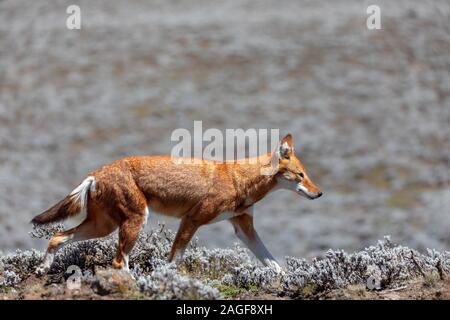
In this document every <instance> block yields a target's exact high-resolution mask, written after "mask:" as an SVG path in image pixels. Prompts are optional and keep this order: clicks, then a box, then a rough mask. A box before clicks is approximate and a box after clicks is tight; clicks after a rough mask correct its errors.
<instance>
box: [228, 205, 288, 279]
mask: <svg viewBox="0 0 450 320" xmlns="http://www.w3.org/2000/svg"><path fill="white" fill-rule="evenodd" d="M230 222H231V223H232V224H233V227H234V231H235V233H236V236H237V237H238V238H239V239H240V240H241V241H242V242H243V243H244V244H245V245H246V246H247V247H248V248H249V249H250V250H251V251H252V252H253V254H254V255H255V256H256V257H257V258H258V259H259V260H260V261H261V262H262V263H263V264H264V265H265V266H268V267H271V268H272V269H274V270H275V271H277V272H282V269H281V267H280V265H279V264H278V262H277V261H276V260H275V258H274V257H273V256H272V255H271V254H270V252H269V251H268V250H267V248H266V246H265V245H264V244H263V243H262V241H261V239H260V238H259V236H258V233H257V232H256V230H255V228H254V227H253V216H252V215H250V214H246V213H245V214H242V215H240V216H237V217H234V218H231V219H230Z"/></svg>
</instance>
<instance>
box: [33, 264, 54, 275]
mask: <svg viewBox="0 0 450 320" xmlns="http://www.w3.org/2000/svg"><path fill="white" fill-rule="evenodd" d="M48 270H50V267H49V266H47V265H45V264H41V265H40V266H39V267H37V268H36V270H35V271H34V273H35V274H36V275H37V276H39V277H41V276H43V275H45V274H47V272H48Z"/></svg>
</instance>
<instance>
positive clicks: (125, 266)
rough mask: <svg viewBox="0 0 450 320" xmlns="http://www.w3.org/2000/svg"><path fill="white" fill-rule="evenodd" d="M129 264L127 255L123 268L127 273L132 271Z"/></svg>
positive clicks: (124, 257) (124, 258)
mask: <svg viewBox="0 0 450 320" xmlns="http://www.w3.org/2000/svg"><path fill="white" fill-rule="evenodd" d="M128 262H129V257H128V255H127V254H126V255H124V256H123V267H122V269H123V270H125V271H130V266H129V264H128Z"/></svg>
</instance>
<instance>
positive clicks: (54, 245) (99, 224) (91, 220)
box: [36, 211, 117, 275]
mask: <svg viewBox="0 0 450 320" xmlns="http://www.w3.org/2000/svg"><path fill="white" fill-rule="evenodd" d="M92 213H93V211H90V212H89V214H88V216H87V218H86V219H85V220H84V221H83V222H82V223H81V224H80V225H79V226H77V227H75V228H72V229H69V230H67V231H63V232H58V233H56V234H55V235H53V237H52V238H51V239H50V241H49V243H48V247H47V251H46V253H45V256H44V261H43V262H42V264H41V265H40V266H39V267H38V268H37V269H36V273H37V274H40V275H42V274H45V273H47V271H48V270H49V269H50V266H51V265H52V263H53V259H54V256H55V253H56V251H58V250H59V249H61V248H62V247H63V246H64V245H66V244H68V243H71V242H74V241H82V240H89V239H95V238H101V237H105V236H107V235H109V234H110V233H111V232H113V231H114V230H115V229H116V228H117V224H116V223H115V222H114V221H113V220H112V219H110V218H109V217H108V216H107V215H103V214H102V213H100V212H98V213H97V214H92Z"/></svg>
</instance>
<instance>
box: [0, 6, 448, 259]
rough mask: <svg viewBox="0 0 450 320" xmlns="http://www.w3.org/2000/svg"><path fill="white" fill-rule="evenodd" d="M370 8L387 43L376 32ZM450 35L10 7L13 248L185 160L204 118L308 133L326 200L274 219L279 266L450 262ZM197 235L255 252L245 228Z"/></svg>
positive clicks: (402, 25)
mask: <svg viewBox="0 0 450 320" xmlns="http://www.w3.org/2000/svg"><path fill="white" fill-rule="evenodd" d="M70 4H77V5H79V6H80V7H81V14H82V29H81V30H79V31H77V30H68V29H67V28H66V25H65V23H66V18H67V16H68V15H67V14H66V8H67V6H68V5H70ZM370 4H377V5H379V6H380V7H381V23H382V30H368V29H367V28H366V19H367V17H368V15H367V14H366V9H367V6H368V5H370ZM449 22H450V4H449V2H448V1H447V0H442V1H439V0H437V1H421V0H415V1H379V0H376V1H370V2H368V1H357V0H354V1H353V0H345V1H344V0H342V1H325V0H316V1H298V0H278V1H248V0H244V1H242V0H232V1H210V0H208V1H207V0H202V1H193V0H189V1H173V0H170V1H168V0H160V1H125V0H122V1H111V0H108V1H92V0H91V1H76V0H71V1H21V0H2V1H0V150H1V151H0V204H1V205H0V250H2V251H12V250H15V249H16V248H21V249H24V248H30V247H36V248H43V247H44V246H45V241H41V240H35V239H32V238H30V237H29V236H28V234H27V233H28V231H30V229H31V226H30V224H29V223H28V221H29V220H30V219H31V218H32V217H33V216H34V215H36V214H38V213H40V212H41V211H43V210H45V209H47V208H48V207H49V206H50V205H53V204H54V203H55V202H56V201H58V200H59V199H61V198H62V197H64V196H65V195H67V194H68V193H69V192H70V191H71V190H72V189H73V188H74V187H75V186H76V185H77V184H78V183H79V182H80V181H81V180H82V179H83V178H84V177H85V175H86V174H87V173H88V172H89V171H90V170H93V169H95V168H97V167H99V166H101V165H102V164H104V163H106V162H109V161H111V160H114V159H117V158H120V157H123V156H127V155H137V154H163V153H169V152H170V150H171V148H172V147H173V146H174V143H172V142H171V141H170V135H171V132H172V131H173V130H174V129H176V128H188V129H192V127H193V121H194V120H202V121H203V127H204V128H212V127H214V128H219V129H225V128H245V129H246V128H280V130H281V131H282V132H283V133H286V132H292V134H293V136H294V141H295V147H296V150H297V152H298V153H299V156H300V158H301V159H302V161H303V162H304V164H305V166H306V168H307V170H308V172H309V174H310V176H311V177H312V179H313V180H314V181H315V182H316V183H317V184H318V185H319V186H320V187H321V188H322V191H324V194H325V195H324V197H322V198H321V199H320V200H317V201H308V200H306V199H304V198H301V197H299V196H297V195H295V194H294V193H290V192H287V191H284V192H283V191H278V192H276V193H273V194H270V195H269V196H268V197H267V198H266V199H265V200H263V201H262V202H260V203H259V204H258V205H257V206H256V209H255V215H256V226H257V229H258V230H259V232H260V235H261V237H262V238H263V240H264V242H265V243H266V244H267V246H268V247H269V249H270V250H271V251H272V252H273V253H274V254H275V255H276V256H278V257H283V256H286V255H291V256H303V257H312V256H321V255H323V254H324V253H325V252H326V250H327V249H328V248H343V249H346V250H349V251H352V250H358V249H361V248H364V247H365V246H368V245H369V244H373V243H374V242H375V241H376V240H377V239H380V238H382V237H383V236H384V235H387V234H390V235H391V236H392V239H393V241H394V242H401V243H402V244H405V245H408V246H410V247H413V248H416V249H419V250H425V249H426V248H436V249H439V250H448V249H449V248H450V215H449V206H450V170H449V169H450V139H449V138H450V72H449V71H450V23H449ZM158 221H165V222H166V223H167V225H169V227H171V228H173V229H174V228H176V226H177V221H174V220H170V219H168V218H165V217H162V216H154V215H152V216H151V225H150V226H149V227H151V226H154V225H155V224H156V223H157V222H158ZM197 236H198V238H199V241H200V243H201V244H204V245H206V246H208V247H213V246H220V247H225V246H231V245H233V243H234V242H236V241H237V239H236V238H235V237H234V235H233V232H232V227H231V226H230V225H229V224H228V223H227V222H221V223H218V224H214V225H210V226H207V227H204V228H202V229H201V230H200V232H199V233H198V234H197Z"/></svg>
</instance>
